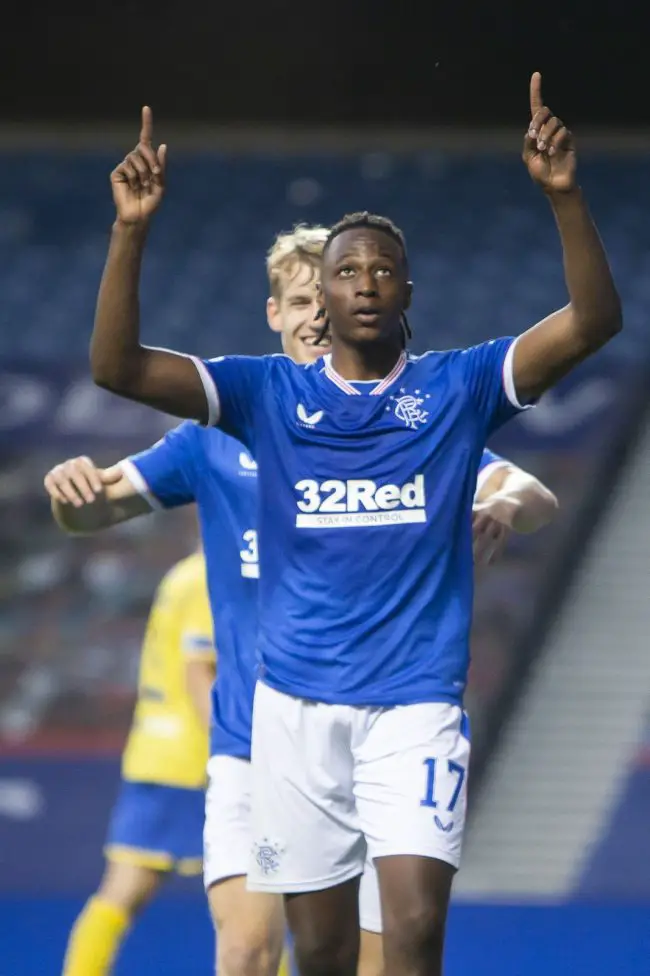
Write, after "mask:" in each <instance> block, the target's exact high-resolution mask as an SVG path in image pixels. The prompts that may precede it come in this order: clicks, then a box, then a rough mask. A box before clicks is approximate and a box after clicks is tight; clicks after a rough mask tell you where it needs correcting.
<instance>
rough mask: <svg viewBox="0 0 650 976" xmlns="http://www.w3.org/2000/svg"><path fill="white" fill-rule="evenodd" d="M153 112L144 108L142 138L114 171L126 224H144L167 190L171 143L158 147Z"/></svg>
mask: <svg viewBox="0 0 650 976" xmlns="http://www.w3.org/2000/svg"><path fill="white" fill-rule="evenodd" d="M152 139H153V114H152V111H151V109H150V108H149V107H148V106H147V105H145V106H144V108H143V109H142V127H141V129H140V141H139V142H138V144H137V146H136V147H135V149H134V150H133V152H130V153H129V154H128V156H126V157H125V159H123V160H122V162H121V163H120V165H119V166H116V168H115V169H114V170H113V172H112V173H111V187H112V189H113V200H114V201H115V208H116V210H117V217H118V220H120V221H121V222H122V223H123V224H144V223H146V222H147V221H148V220H149V219H150V217H151V216H152V214H153V213H154V212H155V211H156V210H157V209H158V207H159V206H160V202H161V200H162V198H163V193H164V191H165V162H166V158H167V146H164V145H163V146H159V147H158V149H155V148H154V145H153V142H152Z"/></svg>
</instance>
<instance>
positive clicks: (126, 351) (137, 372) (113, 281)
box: [90, 107, 211, 422]
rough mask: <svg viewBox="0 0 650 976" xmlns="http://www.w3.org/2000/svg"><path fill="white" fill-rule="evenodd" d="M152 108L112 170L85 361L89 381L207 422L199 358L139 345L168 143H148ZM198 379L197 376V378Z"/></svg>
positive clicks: (149, 140)
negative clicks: (143, 272) (105, 244)
mask: <svg viewBox="0 0 650 976" xmlns="http://www.w3.org/2000/svg"><path fill="white" fill-rule="evenodd" d="M152 139H153V117H152V113H151V109H149V108H147V107H145V108H143V109H142V127H141V131H140V140H139V142H138V144H137V146H136V148H135V149H134V150H133V152H130V153H129V154H128V156H127V157H126V158H125V159H124V160H123V161H122V162H121V163H120V165H119V166H118V167H117V168H116V169H115V170H114V171H113V172H112V174H111V187H112V190H113V200H114V202H115V207H116V210H117V219H116V221H115V223H114V225H113V230H112V233H111V241H110V246H109V250H108V257H107V259H106V265H105V267H104V274H103V276H102V281H101V285H100V289H99V297H98V300H97V309H96V313H95V326H94V330H93V335H92V340H91V346H90V362H91V368H92V375H93V379H94V380H95V383H97V384H98V386H101V387H103V388H104V389H107V390H111V391H112V392H113V393H117V394H119V395H120V396H123V397H127V398H128V399H131V400H137V401H139V402H140V403H146V404H149V405H150V406H153V407H156V408H158V409H160V410H163V411H165V412H166V413H170V414H173V415H175V416H178V417H189V418H192V419H197V420H201V421H203V422H208V421H209V420H210V419H211V417H210V412H211V408H210V405H209V404H208V400H207V397H206V390H205V388H204V381H206V382H208V383H209V382H210V381H209V379H207V380H206V378H205V376H203V374H204V373H205V368H204V367H203V366H202V364H201V362H200V360H197V361H194V360H192V358H190V357H187V356H183V355H180V354H178V353H174V352H170V351H167V350H165V349H154V348H150V347H148V346H143V345H142V344H141V343H140V302H139V294H138V293H139V286H140V269H141V266H142V258H143V254H144V248H145V243H146V239H147V233H148V230H149V225H150V222H151V218H152V216H153V214H154V213H155V212H156V210H157V209H158V207H159V206H160V203H161V201H162V198H163V193H164V189H165V166H166V156H167V147H166V146H164V145H162V146H159V147H158V149H156V148H155V147H154V145H153V141H152ZM202 377H203V379H202Z"/></svg>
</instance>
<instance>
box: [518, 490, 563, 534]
mask: <svg viewBox="0 0 650 976" xmlns="http://www.w3.org/2000/svg"><path fill="white" fill-rule="evenodd" d="M506 491H507V489H506ZM511 497H512V498H513V500H515V501H516V503H517V504H516V508H515V509H514V512H513V516H512V523H511V527H512V529H513V531H515V532H517V533H520V534H522V535H527V534H530V533H532V532H538V531H539V529H543V528H544V526H545V525H548V524H549V522H551V521H552V520H553V519H554V518H555V513H556V512H557V509H558V502H557V498H556V497H555V495H554V494H553V493H552V492H550V491H548V490H547V489H546V488H543V487H542V486H541V485H537V484H533V485H532V486H528V487H521V488H519V489H515V490H513V492H512V496H511Z"/></svg>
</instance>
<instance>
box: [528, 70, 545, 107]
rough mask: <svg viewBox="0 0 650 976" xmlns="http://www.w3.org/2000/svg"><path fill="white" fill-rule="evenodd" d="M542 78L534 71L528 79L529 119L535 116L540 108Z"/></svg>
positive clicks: (541, 102) (541, 104) (541, 103)
mask: <svg viewBox="0 0 650 976" xmlns="http://www.w3.org/2000/svg"><path fill="white" fill-rule="evenodd" d="M543 104H544V102H543V101H542V76H541V74H540V73H539V71H534V72H533V74H532V75H531V79H530V117H531V119H534V118H535V115H536V113H537V112H539V110H540V109H541V108H542V106H543Z"/></svg>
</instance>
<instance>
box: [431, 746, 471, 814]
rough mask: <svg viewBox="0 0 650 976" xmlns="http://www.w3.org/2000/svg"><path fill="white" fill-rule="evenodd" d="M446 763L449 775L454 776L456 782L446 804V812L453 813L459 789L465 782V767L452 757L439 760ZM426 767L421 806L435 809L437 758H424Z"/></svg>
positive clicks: (436, 802) (436, 805) (436, 803)
mask: <svg viewBox="0 0 650 976" xmlns="http://www.w3.org/2000/svg"><path fill="white" fill-rule="evenodd" d="M440 761H441V762H443V763H444V762H445V761H446V764H447V770H448V772H449V775H450V776H454V777H456V783H455V785H454V790H453V793H452V794H451V799H450V800H449V803H448V804H447V812H448V813H453V811H454V808H455V806H456V804H457V803H458V797H459V796H460V791H461V790H462V788H463V783H464V782H465V769H464V767H463V766H461V765H460V764H459V763H457V762H454V761H453V759H447V760H440ZM423 764H424V765H425V766H426V769H427V784H426V790H425V793H424V798H423V799H422V800H420V806H421V807H431V809H432V810H437V808H438V801H437V800H436V798H435V794H436V771H437V766H438V760H437V759H425V760H424V763H423Z"/></svg>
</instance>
